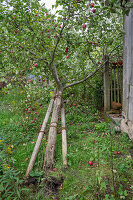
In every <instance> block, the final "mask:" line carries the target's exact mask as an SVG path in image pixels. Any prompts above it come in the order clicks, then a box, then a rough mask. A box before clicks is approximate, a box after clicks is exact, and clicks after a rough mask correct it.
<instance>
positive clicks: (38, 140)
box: [26, 99, 54, 177]
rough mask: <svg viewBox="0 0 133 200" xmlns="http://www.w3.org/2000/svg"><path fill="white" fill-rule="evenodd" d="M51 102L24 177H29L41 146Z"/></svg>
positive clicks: (52, 100)
mask: <svg viewBox="0 0 133 200" xmlns="http://www.w3.org/2000/svg"><path fill="white" fill-rule="evenodd" d="M53 102H54V99H51V101H50V104H49V107H48V110H47V113H46V116H45V119H44V121H43V124H42V127H41V130H40V133H39V135H38V138H37V141H36V145H35V147H34V150H33V153H32V156H31V159H30V162H29V165H28V168H27V171H26V177H28V176H29V173H30V172H31V171H32V169H33V166H34V163H35V160H36V157H37V154H38V151H39V148H40V145H41V141H42V138H43V135H44V130H45V128H46V125H47V122H48V119H49V116H50V113H51V110H52V106H53Z"/></svg>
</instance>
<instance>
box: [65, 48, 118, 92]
mask: <svg viewBox="0 0 133 200" xmlns="http://www.w3.org/2000/svg"><path fill="white" fill-rule="evenodd" d="M119 46H120V45H118V46H117V47H115V48H114V49H113V50H112V51H111V52H110V54H109V56H110V55H111V53H112V52H113V51H114V50H115V49H117V48H118V47H119ZM91 60H92V58H91ZM107 61H108V60H105V62H104V63H103V64H101V65H100V66H99V67H98V68H97V69H95V71H94V72H91V73H90V74H89V75H88V76H86V77H85V78H83V79H82V80H80V81H75V82H74V83H71V84H69V85H66V86H65V87H64V88H63V90H65V89H66V88H69V87H72V86H74V85H78V84H80V83H83V82H84V81H86V80H87V79H89V78H90V77H93V76H94V75H95V74H96V72H98V71H99V70H100V69H102V68H103V67H104V65H105V63H106V62H107ZM94 63H95V62H94V60H93V64H94Z"/></svg>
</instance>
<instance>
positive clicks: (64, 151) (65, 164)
mask: <svg viewBox="0 0 133 200" xmlns="http://www.w3.org/2000/svg"><path fill="white" fill-rule="evenodd" d="M61 123H62V156H63V167H66V166H67V158H66V156H67V137H66V123H65V109H64V105H62V108H61Z"/></svg>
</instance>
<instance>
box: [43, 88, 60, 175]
mask: <svg viewBox="0 0 133 200" xmlns="http://www.w3.org/2000/svg"><path fill="white" fill-rule="evenodd" d="M61 96H62V92H61V91H58V92H57V95H56V99H55V101H54V109H53V114H52V118H51V125H50V129H49V136H48V143H47V147H46V152H45V159H44V170H45V171H46V172H47V171H49V170H52V169H53V167H54V154H55V145H56V135H57V123H58V114H59V111H60V108H61V99H62V97H61Z"/></svg>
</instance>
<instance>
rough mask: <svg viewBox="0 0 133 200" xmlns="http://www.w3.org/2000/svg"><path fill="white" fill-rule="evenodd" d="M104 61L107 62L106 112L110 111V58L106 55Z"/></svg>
mask: <svg viewBox="0 0 133 200" xmlns="http://www.w3.org/2000/svg"><path fill="white" fill-rule="evenodd" d="M104 60H105V61H106V60H107V62H106V63H105V67H104V111H109V110H110V74H109V57H108V55H105V58H104Z"/></svg>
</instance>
